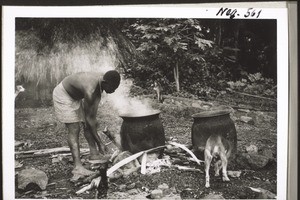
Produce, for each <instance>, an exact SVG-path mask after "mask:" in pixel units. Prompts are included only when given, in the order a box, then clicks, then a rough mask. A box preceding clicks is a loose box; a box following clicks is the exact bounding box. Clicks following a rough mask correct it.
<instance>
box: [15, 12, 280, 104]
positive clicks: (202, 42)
mask: <svg viewBox="0 0 300 200" xmlns="http://www.w3.org/2000/svg"><path fill="white" fill-rule="evenodd" d="M262 27H267V28H268V29H263V28H262ZM263 30H264V31H263ZM275 30H276V21H272V20H258V21H257V20H256V21H251V20H247V21H240V20H203V19H32V18H31V19H29V18H27V19H25V18H19V19H17V20H16V73H15V74H16V83H17V84H20V83H21V84H25V85H26V84H27V88H28V87H29V88H30V89H29V91H30V90H31V91H32V92H33V94H30V95H33V97H34V98H35V99H37V100H41V99H43V98H44V99H48V98H50V97H51V91H52V89H53V87H54V86H55V85H56V84H57V83H58V82H60V81H61V80H62V78H63V77H65V76H66V75H68V74H71V73H74V72H78V71H104V70H107V69H108V68H118V69H119V70H120V71H121V72H122V74H123V76H124V77H125V78H132V79H133V80H134V84H135V86H136V87H135V88H133V90H132V91H133V93H135V92H136V93H137V94H140V93H143V94H145V93H146V94H147V93H149V92H152V89H151V84H152V83H153V81H154V80H158V81H159V82H160V83H161V85H162V86H163V88H164V92H165V94H173V95H176V96H183V97H190V96H195V97H196V98H207V97H208V98H214V97H215V96H216V95H217V94H218V93H219V92H220V91H224V90H226V88H227V89H228V88H229V89H230V90H236V91H241V92H246V93H250V94H255V95H261V96H267V97H276V67H277V66H276V31H275ZM135 89H136V90H135ZM141 90H143V91H141ZM41 91H43V94H48V95H46V96H45V95H42V92H41ZM49 94H50V95H49Z"/></svg>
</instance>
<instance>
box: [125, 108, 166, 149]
mask: <svg viewBox="0 0 300 200" xmlns="http://www.w3.org/2000/svg"><path fill="white" fill-rule="evenodd" d="M159 113H160V111H159V110H153V111H151V112H149V113H146V114H143V115H139V114H133V113H126V114H122V115H120V117H122V119H123V123H122V126H121V133H120V134H121V145H122V148H123V150H124V151H126V150H128V151H130V152H131V153H137V152H140V151H143V150H147V149H151V148H154V147H157V146H161V145H165V140H166V139H165V132H164V128H163V125H162V123H161V120H160V118H159Z"/></svg>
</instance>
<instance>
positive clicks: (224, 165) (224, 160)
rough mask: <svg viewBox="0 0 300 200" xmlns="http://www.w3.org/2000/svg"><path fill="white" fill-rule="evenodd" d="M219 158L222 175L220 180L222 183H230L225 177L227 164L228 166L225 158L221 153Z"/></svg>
mask: <svg viewBox="0 0 300 200" xmlns="http://www.w3.org/2000/svg"><path fill="white" fill-rule="evenodd" d="M220 157H221V160H222V174H223V177H222V179H223V181H230V179H229V178H228V176H227V164H228V161H227V157H226V155H225V154H224V153H221V154H220Z"/></svg>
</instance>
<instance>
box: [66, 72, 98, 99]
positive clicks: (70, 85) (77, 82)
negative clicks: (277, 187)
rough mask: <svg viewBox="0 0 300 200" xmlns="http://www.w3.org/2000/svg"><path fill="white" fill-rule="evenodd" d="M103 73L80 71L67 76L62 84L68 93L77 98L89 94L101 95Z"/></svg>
mask: <svg viewBox="0 0 300 200" xmlns="http://www.w3.org/2000/svg"><path fill="white" fill-rule="evenodd" d="M102 77H103V74H100V73H94V72H79V73H76V74H72V75H70V76H67V77H66V78H65V79H64V80H63V81H62V84H63V86H64V88H65V90H66V91H67V92H68V94H69V95H70V96H71V97H72V98H73V99H75V100H79V99H83V98H84V97H85V96H86V95H87V94H93V93H95V95H97V96H99V97H101V93H100V85H99V83H100V82H101V81H102Z"/></svg>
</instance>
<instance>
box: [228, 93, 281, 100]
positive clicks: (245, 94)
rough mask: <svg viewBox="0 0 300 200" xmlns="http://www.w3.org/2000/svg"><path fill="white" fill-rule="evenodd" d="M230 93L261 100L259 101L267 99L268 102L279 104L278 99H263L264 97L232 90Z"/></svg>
mask: <svg viewBox="0 0 300 200" xmlns="http://www.w3.org/2000/svg"><path fill="white" fill-rule="evenodd" d="M230 92H233V93H236V94H240V95H244V96H249V97H255V98H259V99H266V100H270V101H274V102H277V100H276V99H272V98H268V97H263V96H259V95H254V94H248V93H244V92H237V91H233V90H230Z"/></svg>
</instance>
